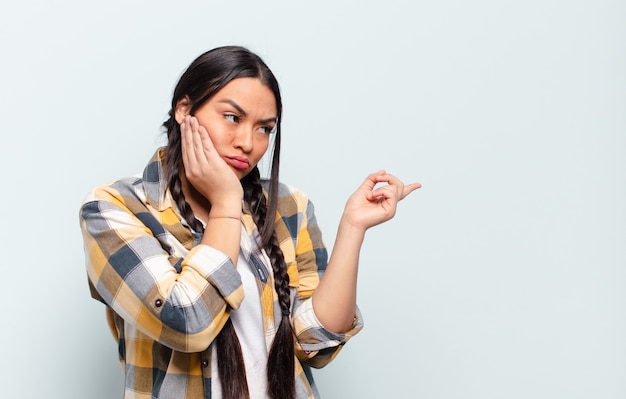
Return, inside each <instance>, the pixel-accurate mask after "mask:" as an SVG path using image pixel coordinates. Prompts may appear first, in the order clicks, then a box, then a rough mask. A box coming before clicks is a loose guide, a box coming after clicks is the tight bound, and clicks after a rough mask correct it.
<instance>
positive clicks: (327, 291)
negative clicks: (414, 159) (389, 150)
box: [313, 171, 421, 332]
mask: <svg viewBox="0 0 626 399" xmlns="http://www.w3.org/2000/svg"><path fill="white" fill-rule="evenodd" d="M379 183H387V184H385V185H383V186H380V187H375V186H376V185H378V184H379ZM420 187H421V185H420V184H419V183H413V184H409V185H406V186H405V185H404V184H403V183H402V182H401V181H400V180H399V179H397V178H396V177H394V176H393V175H390V174H388V173H386V172H385V171H379V172H377V173H374V174H371V175H369V176H368V177H367V179H365V181H364V182H363V184H361V186H360V187H359V188H358V189H357V191H356V192H355V193H354V194H352V195H351V196H350V198H349V199H348V201H347V203H346V206H345V209H344V212H343V215H342V217H341V221H340V223H339V228H338V231H337V237H336V240H335V245H334V246H333V251H332V254H331V257H330V259H329V261H328V267H327V268H326V271H325V273H324V275H323V277H322V279H321V281H320V283H319V285H318V287H317V289H316V290H315V293H314V294H313V309H314V310H315V315H316V316H317V318H318V319H319V321H320V323H322V325H324V327H326V328H327V329H329V330H331V331H335V332H345V331H348V330H349V329H350V328H351V327H352V325H353V323H354V314H355V308H356V286H357V271H358V264H359V253H360V251H361V245H362V244H363V239H364V237H365V232H366V231H367V229H369V228H370V227H373V226H375V225H377V224H380V223H383V222H385V221H387V220H389V219H391V218H392V217H393V216H394V215H395V212H396V207H397V203H398V201H400V200H402V199H404V198H405V197H406V196H407V195H409V194H410V193H411V192H412V191H414V190H416V189H418V188H420Z"/></svg>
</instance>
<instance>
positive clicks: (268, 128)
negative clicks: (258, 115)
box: [259, 126, 276, 134]
mask: <svg viewBox="0 0 626 399" xmlns="http://www.w3.org/2000/svg"><path fill="white" fill-rule="evenodd" d="M259 130H260V131H261V133H263V134H274V133H276V126H261V127H259Z"/></svg>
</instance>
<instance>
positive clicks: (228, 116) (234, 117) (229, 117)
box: [224, 114, 239, 123]
mask: <svg viewBox="0 0 626 399" xmlns="http://www.w3.org/2000/svg"><path fill="white" fill-rule="evenodd" d="M224 119H226V120H227V121H228V122H230V123H239V117H238V116H237V115H233V114H226V115H224Z"/></svg>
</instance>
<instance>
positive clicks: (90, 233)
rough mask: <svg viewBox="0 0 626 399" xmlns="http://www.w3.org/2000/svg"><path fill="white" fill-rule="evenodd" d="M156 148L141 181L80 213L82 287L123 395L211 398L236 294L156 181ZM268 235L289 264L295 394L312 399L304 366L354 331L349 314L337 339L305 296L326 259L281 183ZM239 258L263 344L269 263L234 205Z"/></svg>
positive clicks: (226, 270) (322, 358)
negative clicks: (218, 342)
mask: <svg viewBox="0 0 626 399" xmlns="http://www.w3.org/2000/svg"><path fill="white" fill-rule="evenodd" d="M164 154H165V150H164V149H160V150H158V151H157V153H156V154H155V155H154V157H153V158H152V160H151V161H150V163H149V164H148V165H147V167H146V168H145V170H144V172H143V175H142V176H136V177H133V178H127V179H121V180H118V181H115V182H113V183H111V184H109V185H106V186H103V187H98V188H96V189H95V190H94V191H93V192H92V193H90V194H89V195H88V197H87V198H86V199H85V202H84V203H83V205H82V207H81V211H80V222H81V229H82V232H83V237H84V243H85V255H86V265H87V273H88V277H89V287H90V289H91V294H92V296H93V297H94V298H95V299H97V300H99V301H102V302H103V303H104V304H106V306H107V307H106V315H107V321H108V323H109V327H110V328H111V331H112V333H113V335H114V337H115V338H116V339H117V341H118V345H119V357H120V362H121V364H122V367H123V369H124V372H125V377H126V378H125V394H124V398H125V399H130V398H176V399H184V398H189V399H191V398H193V399H197V398H210V397H211V369H212V368H211V352H212V351H211V349H212V343H213V340H214V338H215V337H216V335H217V334H218V333H219V331H220V329H221V328H222V326H223V325H224V323H225V321H226V320H227V318H228V317H229V309H231V308H232V309H237V308H238V307H239V305H240V304H241V302H242V300H243V297H244V292H243V288H242V283H241V277H240V275H239V273H238V272H237V269H236V268H235V266H234V264H233V263H232V261H231V260H230V258H229V257H228V256H227V255H225V254H224V253H222V252H221V251H218V250H216V249H214V248H211V247H209V246H206V245H198V244H199V241H200V238H201V237H200V235H199V234H197V233H195V232H193V231H192V230H191V229H190V228H189V226H188V225H187V224H186V223H185V221H184V220H183V219H182V218H181V216H180V214H179V212H178V210H177V208H176V206H175V205H174V202H173V200H172V197H171V194H170V192H169V191H168V190H167V189H166V187H167V183H166V182H165V181H164V175H163V168H162V160H163V157H164ZM279 191H280V192H279V197H280V198H279V202H278V204H279V206H278V213H279V214H278V216H277V220H276V225H275V231H276V234H277V236H278V238H279V242H280V247H281V249H282V251H283V254H284V257H285V262H286V264H287V266H288V269H287V270H288V274H289V278H290V287H291V290H292V316H291V321H292V325H293V329H294V333H295V336H296V340H295V342H296V344H295V351H296V377H295V378H296V392H297V397H298V398H318V397H319V395H318V393H317V391H316V389H315V385H314V383H313V378H312V375H311V373H310V370H309V366H311V367H316V368H319V367H323V366H325V365H326V364H328V363H329V362H330V361H331V360H332V359H333V358H334V357H335V356H336V355H337V353H338V352H339V351H340V349H341V348H342V347H343V345H344V344H345V343H346V342H347V341H348V340H349V339H350V338H351V337H352V336H354V335H355V334H356V333H357V332H359V331H360V330H361V328H362V327H363V323H362V319H361V316H360V313H359V311H358V309H355V321H354V325H353V328H352V329H351V330H350V331H349V332H347V333H345V334H336V333H333V332H331V331H329V330H327V329H325V328H324V327H323V326H322V325H321V324H320V323H319V321H318V320H317V318H316V317H315V314H314V312H313V309H312V304H311V302H312V301H311V296H312V294H313V292H314V291H315V287H316V286H317V284H318V282H319V279H320V278H321V276H322V274H323V272H324V270H325V268H326V263H327V251H326V249H325V247H324V244H323V242H322V237H321V232H320V230H319V228H318V225H317V223H316V219H315V215H314V212H313V205H312V204H311V202H310V201H309V200H308V199H307V198H306V197H305V196H304V195H302V193H300V192H298V191H296V190H294V189H293V188H292V187H289V186H287V185H281V186H280V190H279ZM243 208H244V209H243V215H242V229H243V230H242V232H244V234H242V239H241V253H242V255H243V256H244V257H245V258H246V259H247V260H248V263H249V264H250V265H253V266H254V269H256V271H255V276H256V279H257V286H258V288H259V290H258V295H259V301H260V303H261V309H262V314H263V319H264V326H263V327H264V331H265V335H266V342H267V346H268V348H269V347H270V345H271V342H272V339H273V337H274V334H275V331H276V328H277V326H278V322H279V320H280V315H281V312H280V307H279V305H278V301H277V295H276V292H275V289H274V279H273V275H272V272H271V271H272V267H271V265H270V261H269V258H268V257H267V255H266V254H265V252H263V251H261V252H259V251H258V250H255V248H257V247H256V246H255V244H254V243H255V240H254V237H256V235H257V234H258V232H257V229H256V226H255V224H254V222H253V220H252V216H251V215H250V212H249V210H248V209H247V207H246V205H245V204H244V206H243Z"/></svg>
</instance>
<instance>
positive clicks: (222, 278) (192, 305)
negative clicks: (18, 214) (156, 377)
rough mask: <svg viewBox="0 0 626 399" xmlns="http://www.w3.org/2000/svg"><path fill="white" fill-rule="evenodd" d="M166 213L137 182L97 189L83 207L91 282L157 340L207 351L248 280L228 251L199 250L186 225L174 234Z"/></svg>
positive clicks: (104, 298)
mask: <svg viewBox="0 0 626 399" xmlns="http://www.w3.org/2000/svg"><path fill="white" fill-rule="evenodd" d="M158 217H160V215H159V214H156V215H155V214H152V213H151V212H150V210H149V209H147V208H146V207H145V205H144V204H143V202H142V201H141V200H140V199H139V198H137V197H136V195H135V193H134V185H133V184H131V183H128V182H124V181H120V182H118V183H115V184H114V185H113V186H110V187H104V188H99V189H96V190H95V191H94V193H93V194H92V195H91V196H90V198H88V200H87V201H86V202H85V203H84V204H83V206H82V208H81V213H80V218H81V229H82V232H83V238H84V244H85V254H86V263H87V272H88V277H89V281H90V283H91V284H92V286H93V287H94V288H95V290H96V291H97V293H98V295H99V296H100V298H98V299H101V300H102V301H103V302H105V303H106V304H107V305H108V306H109V307H111V308H112V309H113V310H114V311H115V312H116V313H117V314H119V315H120V316H121V317H123V318H124V319H125V320H126V322H128V323H131V324H133V325H135V326H136V327H137V328H138V329H139V330H141V331H142V332H144V333H145V334H147V335H148V336H150V337H151V338H152V339H154V340H156V341H159V342H160V343H162V344H164V345H166V346H169V347H171V348H173V349H175V350H178V351H182V352H197V351H201V350H204V349H205V348H206V347H208V345H209V344H210V343H211V341H212V340H213V339H214V338H215V336H216V335H217V333H218V332H219V330H220V329H221V327H222V325H223V324H224V322H225V320H226V318H227V317H228V314H227V309H228V307H233V308H237V307H238V306H239V305H240V303H241V301H242V300H243V295H244V293H243V288H242V287H241V280H240V279H239V274H238V273H237V270H236V269H235V266H234V265H233V263H232V262H231V261H230V259H229V258H228V256H226V255H225V254H224V253H222V252H221V251H218V250H215V249H213V248H210V247H208V246H204V245H198V246H195V247H193V248H192V245H193V236H192V235H191V233H190V232H188V231H187V230H185V229H184V228H183V227H182V225H180V224H178V225H174V226H173V227H175V228H176V229H175V233H172V232H171V231H168V230H166V228H165V227H164V223H163V221H162V220H159V219H158ZM167 218H168V222H167V224H168V225H170V224H171V223H172V221H171V217H170V216H168V217H167ZM173 234H176V237H174V236H173ZM183 234H184V236H183ZM183 244H184V245H185V246H186V247H187V249H188V250H189V251H188V252H187V250H186V249H184V248H182V246H183ZM183 256H184V257H183Z"/></svg>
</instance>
